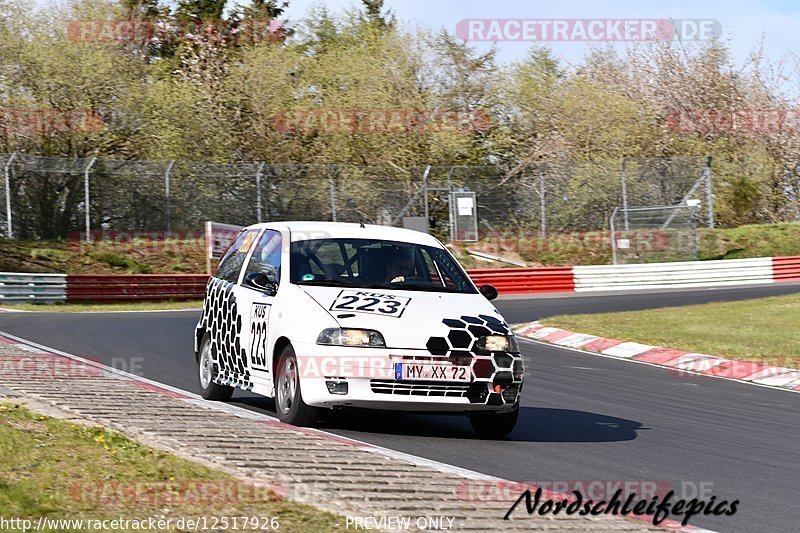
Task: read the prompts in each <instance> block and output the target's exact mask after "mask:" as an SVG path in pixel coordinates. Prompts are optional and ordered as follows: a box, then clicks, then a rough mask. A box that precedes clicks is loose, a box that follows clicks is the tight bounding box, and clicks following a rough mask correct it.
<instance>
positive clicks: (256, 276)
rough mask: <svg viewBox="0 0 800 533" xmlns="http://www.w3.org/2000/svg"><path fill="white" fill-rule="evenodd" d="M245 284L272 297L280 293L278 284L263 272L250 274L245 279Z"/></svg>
mask: <svg viewBox="0 0 800 533" xmlns="http://www.w3.org/2000/svg"><path fill="white" fill-rule="evenodd" d="M244 284H245V285H246V286H248V287H251V288H253V289H256V290H259V291H264V292H266V293H269V294H270V295H273V294H275V293H276V292H278V283H277V282H276V281H274V280H273V279H272V277H271V276H269V275H267V274H265V273H263V272H250V273H249V274H247V275H246V276H245V277H244Z"/></svg>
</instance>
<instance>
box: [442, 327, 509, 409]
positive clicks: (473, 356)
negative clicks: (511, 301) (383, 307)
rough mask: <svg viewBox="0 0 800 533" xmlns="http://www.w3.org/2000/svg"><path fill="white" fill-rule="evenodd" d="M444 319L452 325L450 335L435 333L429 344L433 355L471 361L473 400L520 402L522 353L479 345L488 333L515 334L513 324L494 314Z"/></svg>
mask: <svg viewBox="0 0 800 533" xmlns="http://www.w3.org/2000/svg"><path fill="white" fill-rule="evenodd" d="M442 323H443V324H444V325H445V326H447V327H448V328H450V332H449V333H448V334H447V336H446V337H431V338H430V339H428V342H427V345H426V347H427V348H428V351H429V352H430V353H431V355H437V356H447V357H448V358H449V359H450V360H451V361H452V362H453V363H455V364H457V365H470V367H471V368H470V370H471V372H472V378H473V386H472V387H471V388H470V392H469V395H468V397H469V400H470V402H472V403H486V404H489V405H503V404H513V403H516V402H517V400H518V398H519V393H520V391H521V390H522V380H521V379H515V375H516V376H517V377H520V378H521V374H522V368H523V366H522V365H523V363H522V356H521V355H520V354H518V353H517V354H511V353H505V352H486V351H482V350H481V349H480V348H478V347H477V341H478V339H479V338H480V337H483V336H485V335H513V334H512V333H511V328H510V327H509V326H508V324H506V323H505V322H503V321H502V320H500V319H499V318H496V317H493V316H491V315H478V316H468V315H463V316H461V318H458V319H452V318H446V319H444V320H442Z"/></svg>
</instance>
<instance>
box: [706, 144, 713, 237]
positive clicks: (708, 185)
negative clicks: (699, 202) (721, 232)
mask: <svg viewBox="0 0 800 533" xmlns="http://www.w3.org/2000/svg"><path fill="white" fill-rule="evenodd" d="M705 174H706V203H707V204H708V227H709V228H713V227H714V223H715V221H714V190H713V189H712V183H711V156H708V157H707V158H706V170H705Z"/></svg>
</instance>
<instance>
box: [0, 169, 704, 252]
mask: <svg viewBox="0 0 800 533" xmlns="http://www.w3.org/2000/svg"><path fill="white" fill-rule="evenodd" d="M0 164H2V165H3V168H4V177H3V179H4V184H3V187H2V188H0V195H2V201H0V213H2V217H0V218H1V219H2V220H0V228H2V233H3V234H4V235H7V236H13V237H15V238H21V239H52V238H64V237H66V236H67V235H69V234H70V233H74V232H87V234H88V233H89V232H91V231H164V230H166V231H178V232H180V231H197V230H202V227H203V222H204V221H206V220H215V221H218V222H222V223H229V224H237V225H248V224H252V223H255V222H268V221H281V220H333V221H340V222H359V221H360V222H364V223H373V224H383V225H392V226H401V225H402V224H403V219H404V218H407V217H417V219H419V218H420V217H423V218H424V219H425V220H427V221H428V225H429V229H430V232H431V233H433V234H434V235H436V236H438V237H440V238H442V239H443V240H447V239H448V238H449V236H450V234H451V233H450V230H451V218H452V217H451V215H450V213H451V212H452V209H451V206H450V201H451V193H453V192H460V191H470V192H473V193H475V198H476V207H477V221H478V230H479V232H480V233H482V234H483V233H485V232H509V233H510V232H515V233H519V234H522V233H524V234H528V235H533V234H540V235H541V236H544V235H546V234H548V233H552V232H570V231H596V230H607V229H608V228H609V216H610V213H611V212H612V210H613V209H614V207H621V208H627V207H630V206H643V205H645V206H646V205H674V204H678V203H685V200H686V199H689V198H700V199H702V200H703V206H702V208H701V209H700V210H699V211H698V212H697V219H698V223H699V224H701V225H708V226H712V225H713V224H714V217H713V202H714V196H713V191H712V188H711V185H712V181H711V167H710V159H709V158H707V157H704V156H703V157H681V158H658V159H632V158H625V159H623V160H608V161H548V162H541V163H536V164H529V165H520V166H518V167H515V168H506V167H498V166H424V167H408V168H401V167H396V166H385V167H368V166H365V167H357V166H352V165H321V164H269V163H265V162H242V163H234V164H216V163H202V162H195V161H135V160H134V161H122V160H115V159H109V158H77V159H74V158H73V159H68V158H53V157H38V156H30V155H25V154H0ZM6 191H8V194H7V193H6ZM9 215H10V216H9ZM9 219H10V220H11V227H10V228H9V227H8V223H7V221H8V220H9Z"/></svg>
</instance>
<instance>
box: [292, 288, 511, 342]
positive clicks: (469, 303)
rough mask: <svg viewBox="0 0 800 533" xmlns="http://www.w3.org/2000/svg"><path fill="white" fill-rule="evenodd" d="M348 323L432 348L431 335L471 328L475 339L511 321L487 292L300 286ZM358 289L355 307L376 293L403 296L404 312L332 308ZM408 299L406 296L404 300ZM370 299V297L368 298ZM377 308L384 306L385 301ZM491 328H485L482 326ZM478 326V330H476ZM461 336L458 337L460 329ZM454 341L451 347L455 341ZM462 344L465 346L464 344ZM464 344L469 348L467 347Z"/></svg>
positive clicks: (505, 329) (502, 330)
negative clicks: (505, 318)
mask: <svg viewBox="0 0 800 533" xmlns="http://www.w3.org/2000/svg"><path fill="white" fill-rule="evenodd" d="M301 288H302V290H303V291H304V292H306V293H307V294H308V295H309V296H311V298H313V299H314V300H315V301H316V302H317V303H319V305H321V306H322V307H323V308H324V309H326V310H328V312H329V313H330V314H331V316H332V317H333V318H334V320H336V322H338V324H339V325H340V327H343V328H363V329H372V330H376V331H379V332H380V333H381V334H382V335H383V338H384V339H385V341H386V346H387V347H388V348H403V349H426V348H427V349H429V342H430V340H431V338H432V337H436V338H445V339H447V338H448V337H449V336H450V335H451V333H452V332H453V331H454V330H456V329H460V330H462V331H467V330H469V328H470V327H472V330H471V331H472V333H473V335H471V338H472V339H474V338H476V337H477V336H479V335H478V334H479V333H483V334H490V333H506V332H508V331H509V328H508V324H507V323H506V322H505V320H504V319H503V317H502V316H501V315H500V313H499V312H498V311H497V309H495V307H494V306H493V305H492V304H491V303H490V302H489V301H488V300H487V299H486V298H485V297H484V296H483V295H482V294H479V293H477V294H458V293H444V292H428V291H401V290H384V289H347V288H342V287H313V286H308V285H303V286H301ZM355 293H357V294H358V295H359V296H360V297H361V298H362V300H361V301H359V302H357V303H354V304H350V307H354V308H355V307H358V306H359V305H363V302H364V301H365V300H363V298H369V297H371V296H374V297H377V298H381V299H383V298H388V299H392V298H394V299H398V300H402V302H403V303H404V305H403V308H402V314H401V315H400V316H399V317H398V316H392V315H387V314H381V313H378V312H363V311H357V310H355V309H353V310H349V309H332V307H333V306H334V304H336V303H337V302H341V301H342V296H343V295H346V294H355ZM406 298H407V299H408V300H405V299H406ZM367 303H369V301H367ZM375 308H382V307H381V305H377V306H375ZM484 327H485V328H488V329H486V330H485V331H484V330H483V329H481V328H484ZM476 328H477V329H476ZM456 337H459V335H458V334H457V335H456ZM449 346H450V347H451V348H452V347H453V343H452V342H451V343H450V344H449ZM459 347H461V346H459ZM462 348H467V346H463V347H462Z"/></svg>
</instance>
